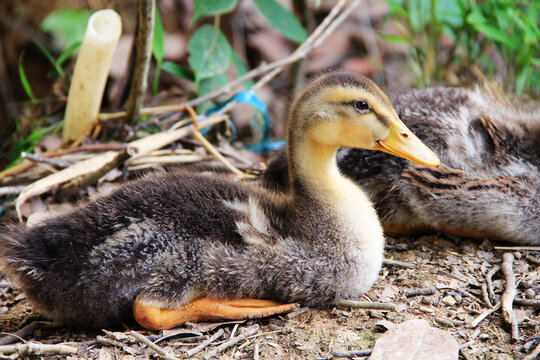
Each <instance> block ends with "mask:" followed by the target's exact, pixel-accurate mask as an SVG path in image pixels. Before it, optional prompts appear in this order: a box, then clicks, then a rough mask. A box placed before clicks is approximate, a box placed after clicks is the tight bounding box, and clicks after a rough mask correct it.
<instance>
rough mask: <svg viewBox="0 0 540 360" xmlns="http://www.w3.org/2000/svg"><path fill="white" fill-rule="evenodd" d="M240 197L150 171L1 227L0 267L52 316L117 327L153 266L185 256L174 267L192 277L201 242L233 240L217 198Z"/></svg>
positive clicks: (207, 182)
mask: <svg viewBox="0 0 540 360" xmlns="http://www.w3.org/2000/svg"><path fill="white" fill-rule="evenodd" d="M245 197H246V193H244V192H243V191H242V188H241V187H237V186H233V185H232V184H228V183H227V182H225V181H221V180H217V179H214V178H212V177H208V176H202V175H199V174H196V173H183V172H171V173H156V174H152V175H150V176H149V177H146V178H145V179H143V180H141V181H135V182H133V183H130V184H127V185H125V186H122V187H121V188H120V189H118V190H117V191H115V192H114V193H113V194H111V195H108V196H105V197H102V198H99V199H97V200H95V201H93V202H90V203H88V204H85V205H83V206H80V207H79V208H77V209H76V210H75V211H73V212H71V213H70V214H67V215H65V216H60V217H57V218H53V219H49V220H46V221H44V223H42V224H40V225H37V226H35V227H32V228H24V227H23V226H13V225H12V226H8V227H6V229H5V230H3V231H2V233H1V234H0V268H1V270H2V271H3V272H4V273H6V274H7V275H8V276H9V277H10V279H11V280H12V281H14V282H15V283H17V284H18V285H19V286H20V287H21V288H22V289H23V290H24V292H25V293H26V294H27V296H28V298H29V299H30V300H31V301H32V303H33V304H34V305H35V306H36V308H37V309H38V311H40V312H43V313H45V314H47V315H49V316H50V317H51V318H53V319H57V320H59V321H60V322H63V323H69V324H72V325H75V326H83V327H99V326H108V325H112V324H118V323H119V321H120V320H125V319H127V318H129V317H130V309H131V304H132V303H133V300H134V298H135V296H136V295H137V294H138V293H139V292H140V289H141V286H142V285H143V284H144V283H147V282H148V281H149V279H150V278H151V277H153V276H154V272H155V270H156V268H158V267H159V266H166V264H167V262H170V261H182V260H185V262H186V264H189V266H185V267H179V268H181V269H183V271H185V272H186V273H185V274H184V275H185V278H189V279H193V281H196V278H197V276H198V269H197V264H198V261H197V258H196V257H197V256H198V254H200V253H201V252H200V251H199V250H200V249H199V248H200V247H202V246H204V243H202V242H201V240H200V239H219V240H220V241H221V242H225V243H227V244H230V245H232V246H237V245H238V244H240V241H241V238H240V236H239V234H238V233H237V232H235V228H234V226H235V220H234V211H231V209H230V208H226V207H225V205H224V204H223V200H227V199H229V200H231V201H232V200H233V199H245ZM180 278H181V277H179V279H180ZM180 285H181V284H179V286H180Z"/></svg>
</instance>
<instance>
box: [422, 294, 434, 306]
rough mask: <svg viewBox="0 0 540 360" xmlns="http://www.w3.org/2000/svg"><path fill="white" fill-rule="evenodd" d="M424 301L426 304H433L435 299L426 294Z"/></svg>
mask: <svg viewBox="0 0 540 360" xmlns="http://www.w3.org/2000/svg"><path fill="white" fill-rule="evenodd" d="M422 303H423V304H426V305H431V304H433V300H432V299H431V298H430V297H426V296H424V297H423V298H422Z"/></svg>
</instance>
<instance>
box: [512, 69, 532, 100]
mask: <svg viewBox="0 0 540 360" xmlns="http://www.w3.org/2000/svg"><path fill="white" fill-rule="evenodd" d="M528 75H529V67H528V66H524V67H523V69H522V70H521V72H520V73H519V75H518V76H517V78H516V89H515V92H516V94H517V95H519V94H521V92H522V91H523V88H524V87H525V83H526V81H527V77H528Z"/></svg>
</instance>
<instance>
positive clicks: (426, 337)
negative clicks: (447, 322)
mask: <svg viewBox="0 0 540 360" xmlns="http://www.w3.org/2000/svg"><path fill="white" fill-rule="evenodd" d="M458 351H459V345H458V343H457V341H456V339H454V337H453V336H452V335H451V334H450V333H449V332H448V331H445V330H440V329H436V328H433V327H431V326H429V325H428V323H427V322H426V321H425V320H421V319H415V320H409V321H406V322H404V323H401V324H399V325H398V326H397V327H396V328H395V329H393V330H389V331H387V332H386V333H384V334H383V335H382V336H381V337H380V338H379V339H378V340H377V342H376V343H375V348H374V349H373V352H372V353H371V356H370V358H369V359H370V360H385V359H392V360H413V359H414V360H431V359H437V360H457V358H458Z"/></svg>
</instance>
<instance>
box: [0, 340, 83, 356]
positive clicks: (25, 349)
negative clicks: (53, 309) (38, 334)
mask: <svg viewBox="0 0 540 360" xmlns="http://www.w3.org/2000/svg"><path fill="white" fill-rule="evenodd" d="M78 351H79V350H78V349H77V348H76V347H73V346H69V345H64V344H53V345H49V344H41V343H37V342H27V343H24V344H17V345H2V346H0V353H2V354H20V355H23V354H26V355H32V354H34V355H40V354H43V353H53V354H77V352H78Z"/></svg>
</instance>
